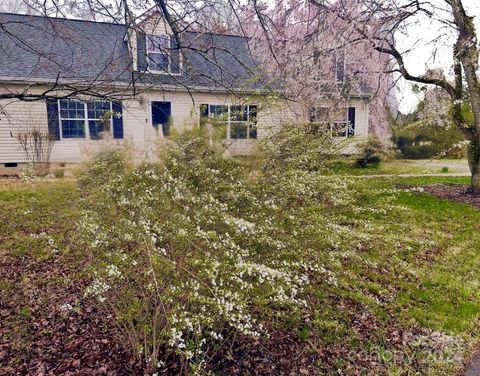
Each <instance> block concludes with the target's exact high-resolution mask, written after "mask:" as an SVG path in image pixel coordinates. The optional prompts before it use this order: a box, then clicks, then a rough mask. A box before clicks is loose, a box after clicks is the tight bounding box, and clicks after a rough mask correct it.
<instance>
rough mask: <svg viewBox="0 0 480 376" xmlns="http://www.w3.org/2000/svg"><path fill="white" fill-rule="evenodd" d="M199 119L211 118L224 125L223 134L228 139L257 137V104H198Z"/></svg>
mask: <svg viewBox="0 0 480 376" xmlns="http://www.w3.org/2000/svg"><path fill="white" fill-rule="evenodd" d="M200 116H201V118H202V119H201V120H204V119H205V118H211V119H212V120H214V121H215V122H216V123H217V124H220V125H221V126H224V127H225V136H226V138H227V139H230V140H241V139H244V140H245V139H256V138H257V106H255V105H241V106H234V105H213V104H202V105H201V106H200Z"/></svg>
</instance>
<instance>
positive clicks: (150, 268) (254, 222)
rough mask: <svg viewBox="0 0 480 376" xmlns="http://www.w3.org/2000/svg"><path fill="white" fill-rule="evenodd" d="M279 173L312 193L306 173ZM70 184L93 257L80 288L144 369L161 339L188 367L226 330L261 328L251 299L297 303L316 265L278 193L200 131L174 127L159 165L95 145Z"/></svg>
mask: <svg viewBox="0 0 480 376" xmlns="http://www.w3.org/2000/svg"><path fill="white" fill-rule="evenodd" d="M302 178H303V177H302ZM305 179H307V177H305ZM289 181H290V182H291V184H292V185H293V186H294V187H292V189H294V190H295V192H294V194H295V195H296V194H297V193H300V192H302V194H304V195H308V196H309V197H312V198H316V197H318V196H319V192H317V191H316V190H317V189H319V188H320V187H319V186H318V185H317V186H316V187H313V188H314V189H312V188H311V187H310V186H309V182H308V181H307V182H306V183H301V182H300V179H296V180H293V179H292V180H289ZM79 186H80V189H81V191H82V196H83V197H84V208H85V210H84V220H83V222H82V230H83V234H84V237H85V242H86V243H87V245H88V248H89V250H90V251H91V252H92V254H93V255H94V258H95V260H97V263H96V265H95V267H94V278H93V280H92V283H91V285H90V286H89V288H88V289H87V292H86V293H87V294H90V295H94V296H96V297H97V298H98V300H99V302H101V303H103V304H106V305H108V306H109V307H110V308H112V309H113V311H114V312H115V314H116V320H117V323H118V325H119V328H120V332H121V333H122V334H123V335H125V337H126V338H127V339H128V341H129V343H131V345H132V346H133V347H134V348H135V353H137V354H140V356H141V357H142V358H143V360H144V361H146V362H147V363H148V364H149V365H150V368H151V369H152V371H155V370H156V367H157V364H158V363H159V362H163V360H164V359H163V358H162V357H163V356H164V353H165V352H167V353H168V351H174V352H175V353H176V354H178V355H180V356H181V357H182V358H183V359H184V360H185V361H186V363H185V367H187V364H188V366H190V367H191V368H193V369H195V368H196V367H197V368H198V367H203V365H204V357H205V354H206V353H207V352H209V351H210V350H211V349H212V347H215V346H218V345H219V344H221V343H222V340H223V338H224V336H225V335H229V334H230V333H232V332H233V331H239V332H241V333H243V334H245V335H249V336H261V335H267V333H266V332H265V331H264V330H263V327H262V325H261V323H260V322H259V315H260V314H259V313H258V312H257V311H258V307H262V310H275V312H276V314H277V315H281V314H285V313H288V312H289V311H292V310H296V309H298V307H302V306H305V304H306V302H305V300H304V299H303V297H302V292H303V291H304V289H305V287H306V286H307V285H308V283H309V274H310V273H312V271H319V272H320V271H321V267H320V264H319V263H318V262H317V261H318V260H315V257H313V255H312V259H311V260H305V259H304V258H303V254H304V252H305V250H304V249H302V248H303V244H302V242H301V241H297V238H295V237H294V236H292V228H297V225H296V221H297V219H296V218H295V217H294V216H293V215H292V214H290V213H287V212H285V210H282V207H284V205H285V202H283V198H281V199H280V200H277V199H276V198H275V196H271V193H272V192H270V191H269V190H268V189H264V188H266V187H264V188H262V190H260V189H259V187H261V186H262V185H260V184H259V185H258V186H254V185H251V184H250V185H249V184H247V182H246V181H245V179H244V177H243V172H242V170H241V168H240V167H239V166H238V165H237V164H236V163H235V162H234V161H233V160H230V159H225V158H224V157H223V156H222V154H221V153H218V152H216V151H215V150H214V149H212V148H211V147H210V146H209V143H208V141H207V139H206V138H203V137H201V136H198V135H189V136H183V137H181V138H180V139H179V140H178V141H177V142H176V143H175V144H174V145H172V146H171V147H170V149H169V151H168V152H167V153H166V156H165V160H164V163H163V164H162V165H161V166H160V165H151V166H148V165H146V166H142V167H138V168H134V167H131V166H129V165H128V163H126V162H125V160H124V159H123V157H122V155H121V153H119V152H114V151H110V152H108V153H105V154H102V155H100V156H99V157H98V158H97V159H96V160H95V161H94V162H92V163H91V164H90V165H89V167H88V169H87V171H85V173H84V175H83V177H82V178H81V179H80V182H79ZM285 188H286V189H289V188H288V187H285ZM289 194H290V193H289ZM332 200H333V198H332ZM292 213H294V212H293V211H292ZM303 231H308V226H306V227H305V228H304V229H300V230H299V233H298V234H297V235H298V236H299V238H298V239H301V238H300V236H301V232H303ZM328 278H330V279H331V280H332V281H333V280H334V277H332V276H328ZM332 283H333V282H332ZM277 307H278V308H280V307H281V309H276V308H277ZM162 364H163V363H162Z"/></svg>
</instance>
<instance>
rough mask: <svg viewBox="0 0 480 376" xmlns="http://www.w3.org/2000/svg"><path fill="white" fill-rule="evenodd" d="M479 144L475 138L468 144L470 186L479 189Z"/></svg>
mask: <svg viewBox="0 0 480 376" xmlns="http://www.w3.org/2000/svg"><path fill="white" fill-rule="evenodd" d="M479 151H480V145H479V144H478V142H477V141H476V138H474V139H472V140H471V141H470V145H469V146H468V165H469V166H470V172H471V174H472V178H471V180H470V186H471V188H472V189H473V190H480V152H479Z"/></svg>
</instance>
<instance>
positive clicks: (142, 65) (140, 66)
mask: <svg viewBox="0 0 480 376" xmlns="http://www.w3.org/2000/svg"><path fill="white" fill-rule="evenodd" d="M137 70H138V71H140V72H144V71H146V70H147V36H146V35H145V34H144V33H140V32H138V33H137Z"/></svg>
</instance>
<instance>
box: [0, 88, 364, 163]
mask: <svg viewBox="0 0 480 376" xmlns="http://www.w3.org/2000/svg"><path fill="white" fill-rule="evenodd" d="M12 89H17V90H18V87H17V88H12ZM152 101H167V102H171V104H172V118H173V127H174V128H175V129H176V130H179V131H181V130H183V129H189V128H192V127H194V126H196V125H198V123H199V106H200V104H238V103H241V102H243V103H244V104H247V103H248V104H257V105H258V106H259V112H258V137H259V138H262V137H265V135H266V134H267V133H268V132H269V130H270V129H271V128H273V127H274V126H275V125H278V124H288V123H293V122H298V121H306V120H307V116H306V115H305V114H304V113H302V111H301V110H300V106H298V105H295V104H292V103H287V102H286V101H284V100H276V101H271V100H268V102H266V100H265V97H259V96H257V97H251V98H248V97H246V96H243V97H242V98H240V97H235V98H233V97H231V96H228V95H227V94H221V93H219V94H216V93H215V94H214V93H192V94H190V93H187V92H181V91H177V92H172V91H170V92H166V91H152V90H151V91H149V92H147V93H144V94H143V95H142V98H141V99H139V100H128V101H124V102H123V106H124V109H123V126H124V140H123V141H117V140H115V142H116V143H118V144H120V143H129V144H131V145H132V146H133V148H134V150H135V155H136V157H137V158H138V159H142V160H143V159H147V160H148V159H154V158H155V157H156V152H155V144H156V142H157V140H158V139H159V138H161V137H162V135H161V134H159V132H158V131H156V130H155V129H154V128H153V127H152V119H151V102H152ZM0 106H2V107H3V111H4V112H5V113H6V115H1V116H0V163H5V162H26V161H25V157H24V155H23V152H22V151H21V150H20V148H19V144H18V142H17V141H16V139H15V134H16V132H18V130H20V129H22V128H25V127H31V126H37V127H44V128H45V129H47V110H46V104H45V103H44V102H41V101H39V102H21V101H2V102H0ZM349 106H354V107H355V108H356V124H355V134H356V135H357V136H366V135H367V134H368V103H367V102H366V101H363V100H352V101H351V102H350V103H349ZM160 133H161V131H160ZM255 144H256V141H255V140H231V141H230V142H229V145H230V150H231V153H232V154H235V155H246V154H249V153H250V152H251V151H252V148H253V147H254V146H255ZM99 145H101V142H99V141H90V140H82V139H80V140H78V139H77V140H74V139H72V140H61V141H57V142H56V143H55V145H54V148H53V151H52V156H51V161H52V162H79V161H81V160H83V159H85V158H87V157H88V156H89V155H90V154H91V151H92V149H93V150H95V149H96V148H97V147H98V146H99Z"/></svg>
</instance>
